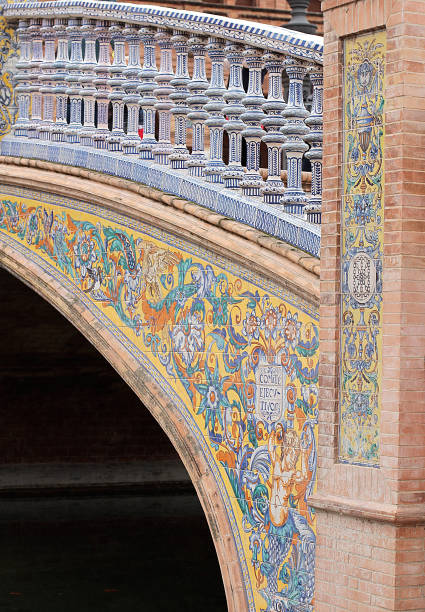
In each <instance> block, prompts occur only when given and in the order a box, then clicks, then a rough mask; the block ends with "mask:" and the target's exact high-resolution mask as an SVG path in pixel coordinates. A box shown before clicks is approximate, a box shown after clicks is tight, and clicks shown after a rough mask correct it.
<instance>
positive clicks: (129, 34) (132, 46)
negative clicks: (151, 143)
mask: <svg viewBox="0 0 425 612" xmlns="http://www.w3.org/2000/svg"><path fill="white" fill-rule="evenodd" d="M123 34H124V35H125V37H126V39H127V42H128V65H127V68H126V69H125V70H124V75H125V77H126V80H125V82H124V89H125V92H126V95H125V96H124V98H123V100H124V102H125V104H126V105H127V134H126V137H125V139H124V140H123V141H122V143H121V146H122V150H123V153H124V154H126V155H136V154H137V153H138V146H139V143H140V137H139V108H140V106H139V102H140V95H139V93H138V91H137V89H138V87H139V84H140V81H139V79H140V75H141V73H142V67H141V65H140V37H139V31H138V30H137V29H136V28H135V27H134V26H130V25H128V26H127V27H126V28H125V29H124V30H123Z"/></svg>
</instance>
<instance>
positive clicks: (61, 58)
mask: <svg viewBox="0 0 425 612" xmlns="http://www.w3.org/2000/svg"><path fill="white" fill-rule="evenodd" d="M53 29H54V30H55V32H56V37H57V41H58V43H57V50H56V61H55V62H54V63H53V68H54V70H55V74H54V75H53V80H54V82H55V87H54V89H53V92H54V94H55V96H56V121H55V125H54V126H53V128H52V141H53V142H63V141H64V140H65V129H66V126H67V110H68V94H67V93H66V91H67V89H68V87H67V82H66V77H67V75H68V73H67V66H68V34H67V31H66V20H65V19H55V25H54V26H53Z"/></svg>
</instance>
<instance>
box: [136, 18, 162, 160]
mask: <svg viewBox="0 0 425 612" xmlns="http://www.w3.org/2000/svg"><path fill="white" fill-rule="evenodd" d="M139 35H140V39H141V41H142V43H143V68H142V72H141V74H140V76H141V79H142V83H141V85H139V87H138V88H137V90H138V92H139V93H140V95H141V96H142V99H141V100H140V102H139V104H140V106H141V107H142V111H143V138H142V142H141V143H140V144H139V151H140V158H141V159H153V153H152V149H153V148H154V147H155V145H156V144H157V141H156V138H155V113H156V111H155V103H156V98H155V96H154V95H153V91H154V89H155V88H156V83H155V77H156V75H157V74H158V69H157V67H156V57H155V30H154V29H153V28H140V31H139Z"/></svg>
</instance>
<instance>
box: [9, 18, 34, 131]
mask: <svg viewBox="0 0 425 612" xmlns="http://www.w3.org/2000/svg"><path fill="white" fill-rule="evenodd" d="M16 34H17V36H18V40H19V47H20V51H21V54H20V57H19V60H18V62H17V64H16V69H17V73H16V75H15V77H14V81H15V83H17V85H16V87H15V93H16V101H17V104H18V119H17V121H16V123H15V126H14V128H13V133H14V135H15V136H27V133H28V132H27V130H28V126H29V123H30V99H31V94H30V86H31V78H30V75H29V69H30V60H31V34H30V32H29V31H28V21H26V20H25V19H23V20H20V21H19V25H18V28H17V30H16Z"/></svg>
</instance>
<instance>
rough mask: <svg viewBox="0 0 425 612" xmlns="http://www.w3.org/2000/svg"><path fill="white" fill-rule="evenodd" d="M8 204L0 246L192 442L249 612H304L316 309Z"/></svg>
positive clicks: (223, 272) (144, 238) (125, 229)
mask: <svg viewBox="0 0 425 612" xmlns="http://www.w3.org/2000/svg"><path fill="white" fill-rule="evenodd" d="M3 191H4V189H3ZM7 191H8V192H7V193H3V194H0V241H4V242H7V243H8V244H11V245H12V246H13V247H14V248H15V249H17V250H20V252H21V253H23V254H25V256H26V257H28V258H29V259H31V260H32V261H34V262H36V263H37V264H38V265H41V266H42V267H43V269H44V270H46V271H47V272H48V273H49V274H51V275H52V276H53V277H54V278H55V279H59V281H60V282H61V283H62V284H66V285H67V286H68V287H71V288H72V290H73V292H74V293H75V295H77V296H79V298H80V299H81V300H82V303H84V304H86V306H87V308H88V309H89V310H90V312H91V313H93V314H94V316H95V317H96V319H98V320H99V321H101V323H102V325H105V326H108V327H109V328H111V327H112V329H113V331H114V334H115V336H116V337H117V338H119V339H120V342H122V343H123V344H124V345H125V346H126V347H127V348H128V349H129V350H131V351H132V352H133V354H134V355H136V356H137V358H138V360H139V362H140V363H141V367H142V368H145V369H146V370H148V371H149V372H150V373H151V375H152V376H154V377H155V378H156V380H157V381H158V384H159V385H160V386H161V387H162V389H164V390H165V392H166V393H167V394H168V395H169V397H170V398H171V399H172V401H173V405H175V406H176V410H180V411H181V414H182V415H183V417H184V418H185V419H186V421H187V422H188V423H190V426H191V429H192V431H194V433H195V435H196V436H197V438H198V439H199V440H200V443H201V447H202V448H203V449H204V453H205V456H206V458H207V460H208V462H209V464H210V466H211V470H212V473H213V474H214V475H215V478H216V482H217V489H218V490H219V491H220V493H221V496H222V499H223V503H224V506H225V508H226V512H227V514H228V517H229V521H230V524H231V525H233V536H234V538H235V543H236V547H237V549H238V550H239V551H240V552H239V554H240V557H239V561H240V564H241V567H242V572H243V575H244V576H245V586H246V592H247V600H248V609H249V610H258V611H260V610H267V611H272V610H273V611H276V610H293V611H296V610H300V611H301V610H312V609H313V605H314V604H313V591H314V567H315V543H316V536H315V519H314V513H313V510H312V509H310V508H309V507H308V506H307V503H306V499H307V497H308V495H309V494H310V493H311V492H312V491H313V488H314V486H315V478H316V454H317V418H318V408H317V391H318V389H317V376H318V321H317V311H316V310H315V308H313V307H312V306H311V304H308V303H307V302H304V301H303V300H302V299H301V298H299V297H297V296H295V295H293V294H291V293H290V292H289V290H288V289H287V288H283V287H282V286H279V285H278V284H275V283H274V282H272V281H270V280H268V279H265V278H264V277H261V276H259V275H257V274H256V273H255V272H253V271H252V270H246V269H244V268H242V267H241V266H238V265H237V264H235V263H234V262H231V261H229V260H226V259H224V258H223V257H221V256H218V255H215V254H214V253H212V252H209V251H207V250H206V249H204V248H202V247H199V246H196V245H191V244H189V243H188V242H186V241H184V240H183V239H181V238H179V237H176V236H173V235H171V234H168V233H166V232H165V231H163V230H160V229H158V228H155V227H151V226H148V225H146V224H142V223H139V222H135V221H131V220H129V219H125V218H124V217H120V216H119V215H116V214H113V213H111V212H108V211H106V210H102V209H100V207H99V206H96V207H94V206H92V205H90V204H88V203H84V202H78V201H75V200H67V199H66V198H64V197H59V196H52V195H50V196H49V195H47V194H39V193H34V192H27V191H25V190H23V189H18V188H12V187H10V188H8V190H7ZM367 312H368V315H367V319H366V320H367V321H370V320H371V319H372V316H373V315H372V313H373V312H374V311H373V308H372V307H369V310H368V311H367ZM356 320H357V319H356ZM369 325H370V323H369ZM357 327H358V324H357ZM370 329H371V328H370ZM353 333H354V332H353ZM368 333H371V332H367V331H366V332H364V333H363V337H365V335H366V336H367V334H368ZM365 350H366V352H368V351H369V349H367V348H366V349H365Z"/></svg>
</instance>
